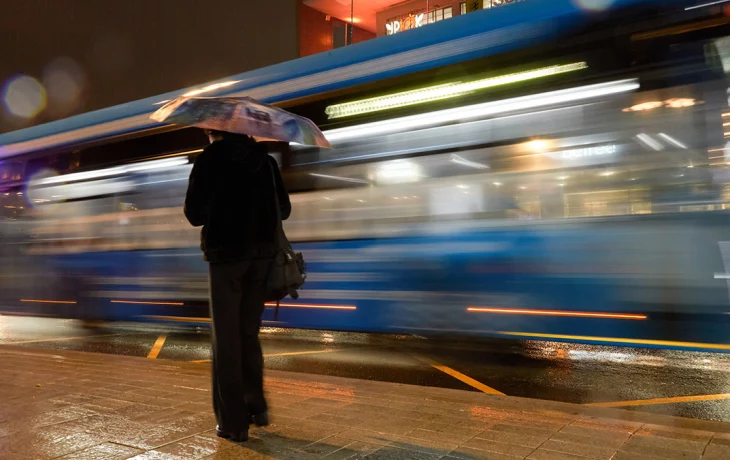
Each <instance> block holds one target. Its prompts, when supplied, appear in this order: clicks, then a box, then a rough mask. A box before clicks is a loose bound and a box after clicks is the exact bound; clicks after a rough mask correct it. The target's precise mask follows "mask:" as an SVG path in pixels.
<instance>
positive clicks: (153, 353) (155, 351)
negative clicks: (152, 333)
mask: <svg viewBox="0 0 730 460" xmlns="http://www.w3.org/2000/svg"><path fill="white" fill-rule="evenodd" d="M165 340H167V336H166V335H161V336H159V337H157V340H156V341H155V344H154V345H152V350H150V354H149V355H147V357H148V358H149V359H157V355H159V354H160V350H162V346H163V345H164V344H165Z"/></svg>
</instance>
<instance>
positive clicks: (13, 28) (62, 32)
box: [0, 0, 298, 132]
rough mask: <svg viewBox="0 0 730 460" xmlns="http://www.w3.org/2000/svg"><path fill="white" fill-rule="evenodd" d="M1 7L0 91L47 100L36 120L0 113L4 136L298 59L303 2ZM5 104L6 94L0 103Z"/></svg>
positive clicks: (48, 1) (43, 0) (141, 1)
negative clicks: (40, 88)
mask: <svg viewBox="0 0 730 460" xmlns="http://www.w3.org/2000/svg"><path fill="white" fill-rule="evenodd" d="M0 3H1V8H2V14H0V85H3V86H5V87H6V85H7V83H8V82H9V81H11V80H12V78H13V77H14V76H17V75H19V74H25V75H29V76H31V77H34V78H36V79H37V80H38V81H40V82H41V83H42V84H43V85H44V87H46V90H47V91H46V93H47V105H46V108H45V109H44V110H43V111H41V112H40V113H39V114H38V115H37V116H35V117H34V118H32V119H30V120H26V119H23V118H20V117H17V116H15V115H12V114H11V113H10V110H8V107H7V105H6V104H3V105H2V106H0V132H5V131H10V130H13V129H18V128H22V127H25V126H29V125H32V124H39V123H43V122H47V121H51V120H54V119H58V118H64V117H67V116H70V115H74V114H77V113H82V112H88V111H90V110H94V109H98V108H103V107H107V106H110V105H115V104H120V103H124V102H129V101H133V100H136V99H140V98H143V97H148V96H154V95H155V94H160V93H164V92H166V91H171V90H175V89H179V88H183V87H187V86H192V85H198V84H201V83H204V82H206V81H209V80H213V79H216V78H222V77H226V76H229V75H234V74H237V73H240V72H243V71H246V70H250V69H255V68H259V67H264V66H266V65H270V64H274V63H277V62H282V61H286V60H289V59H294V58H296V57H297V54H298V42H297V21H296V20H297V16H296V5H297V0H208V1H203V0H3V1H2V2H0ZM18 87H20V88H24V87H23V86H14V88H16V89H17V88H18ZM2 94H5V89H3V93H0V99H2V98H3V96H2ZM14 94H15V95H16V97H17V94H18V93H17V92H16V93H14ZM14 100H16V101H17V99H14Z"/></svg>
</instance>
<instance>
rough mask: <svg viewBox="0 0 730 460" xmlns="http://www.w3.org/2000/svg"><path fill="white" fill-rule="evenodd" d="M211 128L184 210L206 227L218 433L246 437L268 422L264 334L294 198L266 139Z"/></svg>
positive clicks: (203, 240)
mask: <svg viewBox="0 0 730 460" xmlns="http://www.w3.org/2000/svg"><path fill="white" fill-rule="evenodd" d="M206 134H207V135H208V138H209V140H210V145H208V146H207V147H206V148H205V149H204V150H203V151H202V152H201V153H200V154H199V155H198V157H197V158H196V159H195V164H194V165H193V169H192V171H191V173H190V180H189V183H188V190H187V194H186V196H185V216H186V217H187V219H188V221H189V222H190V223H191V224H192V225H193V226H195V227H199V226H202V227H203V229H202V231H201V245H200V246H201V249H202V250H203V253H204V258H205V260H206V261H207V262H208V268H209V280H210V314H211V319H212V326H213V328H212V342H213V343H212V349H213V366H212V374H213V375H212V378H213V385H212V392H213V408H214V410H215V415H216V420H217V422H218V426H217V428H216V433H217V434H218V436H220V437H223V438H227V439H231V440H232V441H236V442H241V441H246V440H247V439H248V428H249V424H250V423H254V424H256V425H258V426H264V425H268V409H267V406H266V399H265V397H264V389H263V355H262V352H261V344H260V342H259V339H258V334H259V329H260V327H261V315H262V314H263V312H264V308H265V307H264V302H265V296H266V275H267V273H268V270H269V266H270V264H271V262H272V260H273V257H274V255H275V254H276V252H277V249H278V247H277V236H276V229H277V224H278V219H279V216H280V217H281V219H282V220H286V219H287V218H288V217H289V215H290V214H291V202H290V201H289V195H288V193H287V192H286V189H285V188H284V184H283V181H282V179H281V174H280V172H279V168H278V165H277V164H276V161H275V160H274V159H273V158H272V157H271V156H269V155H268V146H267V145H266V144H263V143H257V142H256V141H254V139H253V138H251V137H249V136H244V135H240V134H231V133H226V132H222V131H212V130H206ZM275 194H276V195H275ZM277 197H278V203H279V208H280V209H279V211H278V212H277V209H276V203H277Z"/></svg>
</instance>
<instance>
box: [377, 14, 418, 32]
mask: <svg viewBox="0 0 730 460" xmlns="http://www.w3.org/2000/svg"><path fill="white" fill-rule="evenodd" d="M424 19H426V15H425V14H424V13H421V14H415V15H414V14H409V15H408V16H407V17H405V18H403V19H394V20H392V21H390V22H388V23H387V24H385V32H386V33H387V34H388V35H393V34H397V33H398V32H403V31H404V30H409V29H417V28H419V27H423V26H424V25H425V24H426V22H425V21H424Z"/></svg>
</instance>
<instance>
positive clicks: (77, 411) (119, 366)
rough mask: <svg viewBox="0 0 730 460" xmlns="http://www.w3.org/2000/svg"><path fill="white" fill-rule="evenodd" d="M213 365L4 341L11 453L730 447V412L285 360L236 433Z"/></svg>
mask: <svg viewBox="0 0 730 460" xmlns="http://www.w3.org/2000/svg"><path fill="white" fill-rule="evenodd" d="M59 355H62V356H63V359H59V358H58V357H57V356H59ZM209 372H210V369H209V365H199V364H189V363H180V362H170V361H164V360H147V359H144V358H130V357H123V356H109V355H96V354H93V353H77V352H66V351H63V352H59V351H57V350H53V351H52V353H50V352H49V353H46V351H38V352H34V353H33V354H32V356H28V353H27V349H20V348H19V347H12V346H0V375H3V381H2V382H0V458H1V459H2V460H20V459H23V460H27V459H33V460H36V459H37V460H51V459H63V460H86V459H89V460H96V459H102V458H104V459H107V458H109V459H122V458H135V459H137V460H150V459H164V460H180V459H192V458H208V459H217V460H235V459H247V460H263V459H267V460H270V459H277V460H289V459H291V460H310V459H315V458H325V459H329V460H340V459H376V460H377V459H396V458H397V459H401V458H413V459H416V460H419V459H425V460H431V459H446V460H467V459H468V460H524V459H525V458H528V459H531V460H557V459H561V460H587V459H595V460H601V459H609V458H611V459H612V460H659V459H661V460H675V459H676V460H684V459H697V458H699V455H700V454H702V453H703V452H704V457H703V460H720V459H723V460H730V435H728V434H726V433H730V424H721V423H714V422H708V421H702V422H701V423H700V422H697V423H694V422H693V421H692V420H688V419H676V418H671V417H665V416H656V415H651V414H646V415H642V414H637V413H635V412H627V411H622V410H618V409H617V410H613V409H611V410H601V411H600V414H601V415H602V417H596V416H593V415H591V414H595V413H596V411H595V409H594V408H585V407H581V406H570V405H565V404H562V403H561V404H556V403H550V402H544V401H532V400H529V401H528V400H523V399H517V398H509V397H503V396H500V397H495V396H489V395H484V394H480V393H476V392H466V391H460V390H450V389H443V388H427V387H413V386H408V385H399V384H391V383H385V382H374V381H361V380H353V379H343V378H336V377H327V376H321V375H312V374H295V373H289V372H282V371H269V372H267V375H266V388H267V392H268V398H269V401H270V409H271V410H270V414H271V419H272V424H271V425H270V426H268V427H265V428H253V429H251V431H250V433H249V436H250V438H249V440H248V441H247V442H245V443H240V444H236V443H232V442H230V441H227V440H223V439H220V438H218V437H217V436H216V435H215V431H214V427H215V417H214V416H213V413H212V409H211V400H210V399H211V396H210V382H209V375H210V374H209ZM39 384H40V385H41V386H40V387H37V386H36V385H39ZM562 410H565V412H561V411H562ZM612 414H615V416H616V418H610V417H612V416H613V415H612ZM642 417H646V420H647V421H649V422H651V423H646V422H640V421H637V420H640V419H642ZM664 422H666V425H662V424H661V423H664ZM708 427H709V428H712V430H716V431H717V432H714V431H712V430H710V429H709V428H708ZM617 449H618V452H617V451H616V450H617Z"/></svg>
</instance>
